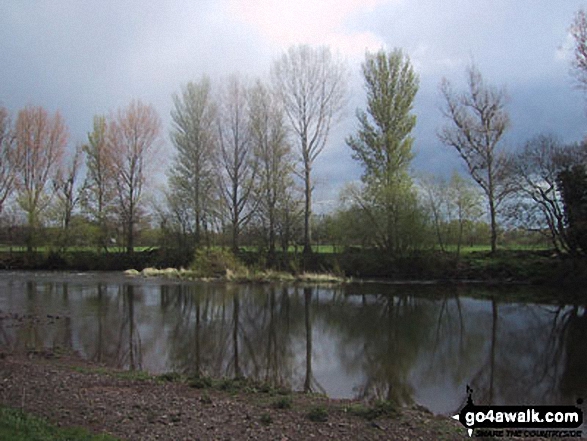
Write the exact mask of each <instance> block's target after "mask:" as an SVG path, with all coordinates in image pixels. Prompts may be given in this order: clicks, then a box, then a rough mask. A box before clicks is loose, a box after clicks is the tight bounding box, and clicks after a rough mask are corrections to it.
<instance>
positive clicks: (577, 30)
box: [570, 9, 587, 91]
mask: <svg viewBox="0 0 587 441" xmlns="http://www.w3.org/2000/svg"><path fill="white" fill-rule="evenodd" d="M570 32H571V36H572V37H573V40H574V48H573V49H574V58H573V60H572V62H571V65H572V68H573V74H574V75H575V78H576V79H577V82H578V85H579V87H580V88H581V89H583V90H585V91H587V14H585V10H584V9H579V10H578V11H577V13H576V14H575V18H574V20H573V23H572V24H571V28H570Z"/></svg>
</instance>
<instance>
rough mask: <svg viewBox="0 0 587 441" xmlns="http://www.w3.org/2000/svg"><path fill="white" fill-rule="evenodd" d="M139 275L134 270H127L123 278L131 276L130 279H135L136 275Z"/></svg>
mask: <svg viewBox="0 0 587 441" xmlns="http://www.w3.org/2000/svg"><path fill="white" fill-rule="evenodd" d="M140 274H141V273H139V272H138V271H137V270H136V269H127V270H126V271H125V272H124V275H125V276H131V277H136V276H138V275H140Z"/></svg>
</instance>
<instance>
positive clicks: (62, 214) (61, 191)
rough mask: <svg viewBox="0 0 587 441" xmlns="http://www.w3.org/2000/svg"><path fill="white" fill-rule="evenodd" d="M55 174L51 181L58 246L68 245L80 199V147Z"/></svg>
mask: <svg viewBox="0 0 587 441" xmlns="http://www.w3.org/2000/svg"><path fill="white" fill-rule="evenodd" d="M67 162H68V163H67V165H64V167H62V169H61V170H59V172H58V173H57V177H56V178H55V180H54V181H53V188H54V190H55V194H56V195H57V215H58V218H59V223H60V227H61V238H60V246H61V247H62V248H65V247H67V246H68V245H69V240H70V227H71V221H72V218H73V214H74V210H75V208H76V206H77V205H78V203H79V201H80V198H81V191H80V189H79V188H78V187H79V172H80V168H81V164H82V147H81V146H79V145H78V146H77V147H76V148H75V151H74V153H73V156H71V157H70V158H69V159H68V161H67Z"/></svg>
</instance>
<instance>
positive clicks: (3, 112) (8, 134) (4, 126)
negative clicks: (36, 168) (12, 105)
mask: <svg viewBox="0 0 587 441" xmlns="http://www.w3.org/2000/svg"><path fill="white" fill-rule="evenodd" d="M16 153H17V150H16V142H15V133H14V127H13V126H12V121H11V119H10V114H9V113H8V110H7V109H6V108H4V107H0V214H2V211H3V209H4V203H5V202H6V200H7V199H8V198H9V197H10V195H11V194H12V191H13V190H14V178H15V166H16V165H17V164H18V158H17V156H16Z"/></svg>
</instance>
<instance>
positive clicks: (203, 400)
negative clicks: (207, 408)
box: [200, 392, 212, 404]
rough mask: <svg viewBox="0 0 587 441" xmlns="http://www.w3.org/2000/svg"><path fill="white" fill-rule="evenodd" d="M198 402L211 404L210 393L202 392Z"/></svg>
mask: <svg viewBox="0 0 587 441" xmlns="http://www.w3.org/2000/svg"><path fill="white" fill-rule="evenodd" d="M200 403H202V404H212V398H210V395H209V394H208V392H204V393H203V394H202V396H201V397H200Z"/></svg>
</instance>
